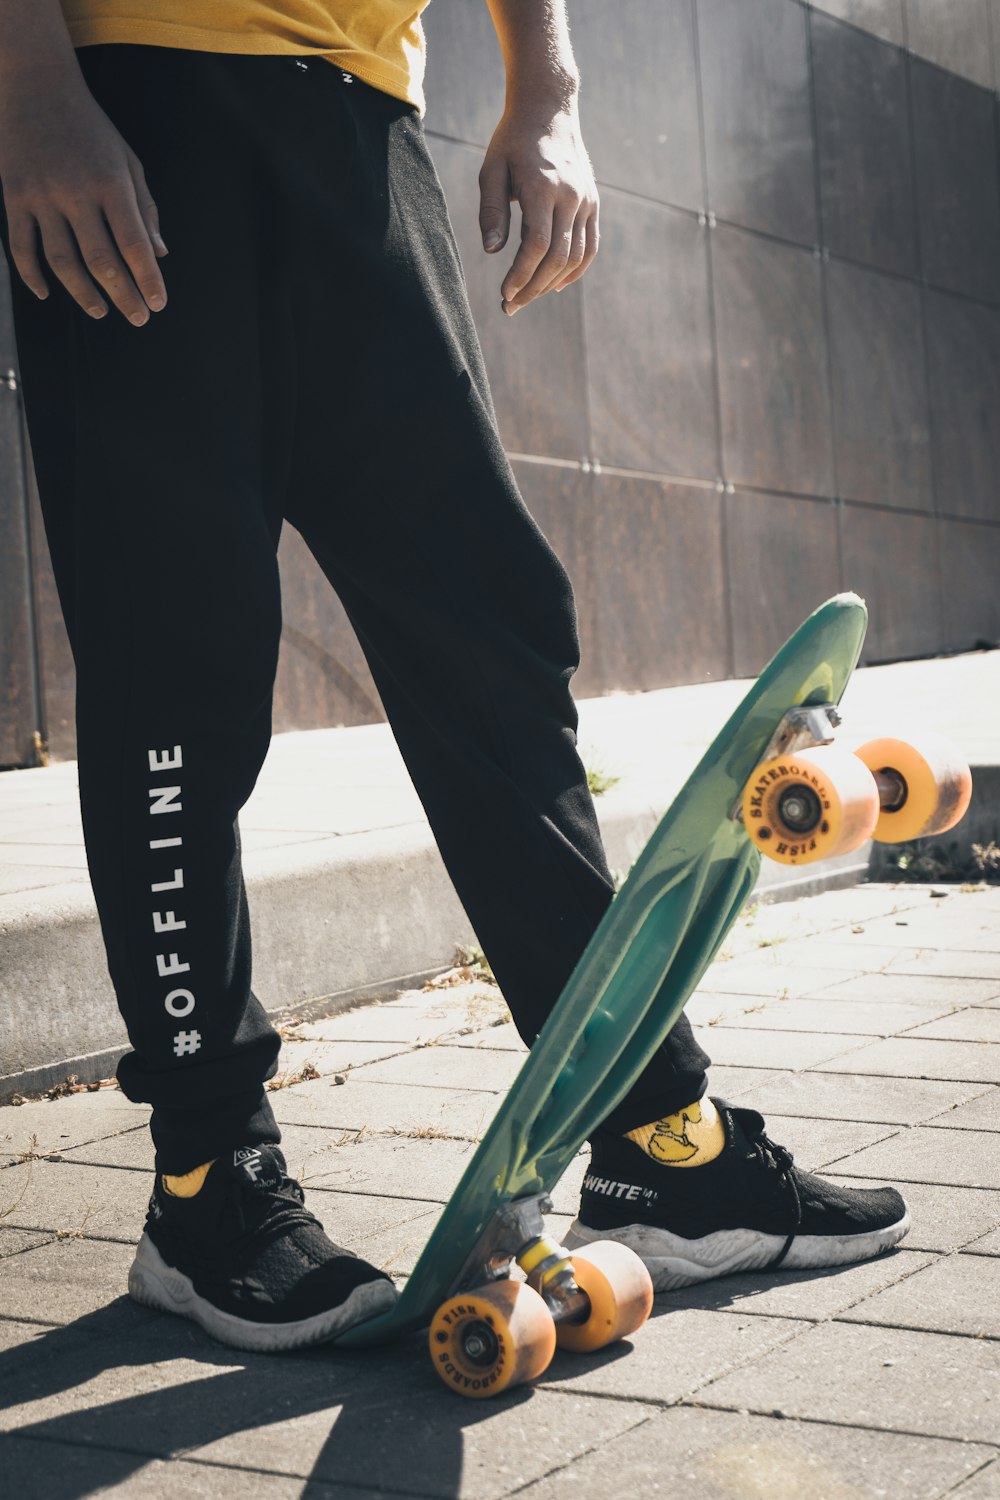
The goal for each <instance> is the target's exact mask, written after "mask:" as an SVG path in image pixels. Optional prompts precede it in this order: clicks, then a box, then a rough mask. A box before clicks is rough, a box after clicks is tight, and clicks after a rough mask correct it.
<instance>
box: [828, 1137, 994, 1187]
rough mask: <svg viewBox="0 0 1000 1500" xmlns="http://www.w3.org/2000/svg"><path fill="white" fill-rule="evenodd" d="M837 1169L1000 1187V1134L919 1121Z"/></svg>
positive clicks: (855, 1173)
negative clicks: (998, 1139) (999, 1138)
mask: <svg viewBox="0 0 1000 1500" xmlns="http://www.w3.org/2000/svg"><path fill="white" fill-rule="evenodd" d="M838 1170H839V1171H840V1172H841V1173H843V1174H845V1175H847V1176H851V1177H877V1176H882V1175H884V1174H888V1176H889V1178H890V1179H895V1180H898V1181H901V1182H938V1183H941V1184H942V1185H944V1186H959V1187H988V1188H1000V1152H998V1151H997V1145H996V1136H995V1135H991V1134H989V1133H988V1132H986V1131H982V1130H965V1131H957V1130H935V1129H934V1128H933V1127H930V1126H924V1125H915V1126H914V1127H913V1128H912V1129H910V1130H902V1131H900V1132H899V1133H898V1134H897V1135H894V1136H893V1137H892V1139H891V1140H887V1141H882V1142H880V1143H879V1144H877V1145H873V1146H870V1147H868V1148H867V1149H862V1150H860V1151H858V1152H857V1153H856V1154H855V1155H854V1156H852V1157H850V1159H849V1160H847V1161H843V1162H841V1163H840V1165H839V1168H838Z"/></svg>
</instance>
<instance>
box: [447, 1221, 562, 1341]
mask: <svg viewBox="0 0 1000 1500" xmlns="http://www.w3.org/2000/svg"><path fill="white" fill-rule="evenodd" d="M551 1212H552V1199H551V1198H549V1197H548V1196H547V1195H546V1194H545V1193H536V1194H534V1195H533V1196H532V1197H528V1198H517V1199H514V1200H512V1201H511V1202H510V1203H505V1204H504V1205H503V1207H502V1208H498V1209H497V1211H496V1213H495V1214H494V1215H493V1217H492V1218H491V1219H490V1221H489V1223H488V1224H487V1225H486V1228H485V1229H484V1230H483V1232H482V1234H481V1235H480V1237H479V1239H478V1240H477V1241H476V1244H475V1245H474V1246H473V1248H472V1251H471V1253H470V1255H469V1256H468V1258H467V1260H466V1261H465V1263H464V1265H463V1266H462V1269H461V1271H460V1273H459V1276H458V1279H457V1281H456V1283H455V1292H456V1293H461V1292H464V1291H468V1290H470V1289H471V1288H472V1287H475V1286H483V1285H487V1284H489V1283H490V1282H495V1281H505V1280H506V1279H507V1278H508V1277H509V1276H510V1272H511V1267H512V1266H513V1264H514V1263H515V1262H516V1263H517V1264H518V1265H519V1266H520V1268H521V1270H522V1271H523V1272H524V1273H525V1275H526V1277H527V1280H528V1285H529V1286H531V1287H533V1288H534V1289H535V1291H536V1292H538V1293H539V1294H540V1296H541V1297H542V1298H543V1299H544V1301H545V1305H546V1306H547V1307H548V1309H549V1312H550V1313H551V1314H552V1318H553V1321H554V1322H556V1323H561V1322H566V1321H570V1322H572V1321H576V1320H580V1321H583V1320H584V1319H586V1317H587V1315H588V1313H589V1311H590V1300H589V1298H588V1297H587V1294H586V1292H584V1291H582V1290H581V1288H580V1287H579V1286H578V1285H577V1282H576V1278H575V1277H574V1275H573V1262H572V1258H571V1255H570V1252H569V1251H568V1250H565V1249H564V1248H563V1246H562V1245H560V1244H559V1242H558V1240H555V1239H553V1238H552V1236H551V1235H549V1234H546V1232H545V1220H544V1218H543V1215H544V1214H547V1213H551ZM481 1336H482V1335H481V1333H480V1331H478V1330H476V1329H474V1328H470V1329H469V1330H468V1332H467V1333H466V1335H465V1342H466V1344H467V1345H468V1343H469V1341H470V1339H471V1340H472V1341H473V1342H475V1341H476V1340H478V1339H480V1338H481ZM467 1352H468V1353H469V1354H470V1355H471V1356H472V1357H475V1356H476V1354H477V1353H478V1352H479V1350H478V1348H477V1349H476V1350H473V1349H472V1348H469V1349H468V1350H467Z"/></svg>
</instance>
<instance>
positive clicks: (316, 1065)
mask: <svg viewBox="0 0 1000 1500" xmlns="http://www.w3.org/2000/svg"><path fill="white" fill-rule="evenodd" d="M400 1051H401V1044H400V1043H399V1042H339V1041H318V1040H313V1039H308V1040H307V1039H301V1040H300V1039H299V1038H297V1037H294V1036H292V1037H288V1038H286V1039H285V1041H284V1044H283V1046H282V1049H281V1056H280V1057H279V1059H278V1071H277V1073H276V1074H275V1076H274V1077H273V1078H272V1079H270V1080H269V1082H268V1085H267V1088H268V1092H269V1093H278V1092H279V1091H280V1090H281V1089H283V1088H287V1087H288V1086H289V1085H290V1084H291V1083H295V1082H298V1081H299V1079H300V1075H301V1073H302V1069H303V1068H306V1069H307V1070H308V1072H309V1076H310V1077H312V1076H315V1074H319V1076H320V1077H321V1078H325V1077H327V1076H328V1075H329V1074H331V1073H350V1072H352V1071H353V1070H354V1069H356V1068H360V1067H363V1066H365V1064H367V1063H373V1062H379V1061H380V1060H381V1059H382V1058H387V1057H394V1056H396V1055H398V1054H399V1052H400Z"/></svg>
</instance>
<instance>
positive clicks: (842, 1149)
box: [766, 1111, 896, 1172]
mask: <svg viewBox="0 0 1000 1500" xmlns="http://www.w3.org/2000/svg"><path fill="white" fill-rule="evenodd" d="M766 1124H767V1133H768V1135H769V1136H770V1137H771V1139H772V1140H774V1141H778V1142H780V1144H781V1145H783V1146H787V1147H788V1149H789V1151H791V1152H792V1153H793V1154H794V1156H795V1160H796V1162H797V1163H798V1164H799V1166H800V1167H805V1169H806V1170H807V1171H809V1172H816V1171H819V1169H820V1168H821V1167H832V1165H833V1163H834V1162H843V1161H845V1160H852V1161H853V1159H854V1157H855V1155H856V1154H857V1153H858V1152H859V1151H862V1150H863V1149H864V1148H865V1147H866V1146H872V1145H874V1144H875V1143H876V1142H878V1141H886V1140H891V1139H892V1138H893V1136H894V1135H895V1134H896V1127H895V1126H893V1125H869V1124H865V1123H862V1122H860V1121H856V1120H819V1119H817V1120H813V1119H810V1118H809V1117H808V1116H806V1117H802V1116H799V1115H790V1116H783V1115H779V1114H776V1113H774V1112H773V1111H772V1113H771V1114H769V1115H768V1116H767V1119H766Z"/></svg>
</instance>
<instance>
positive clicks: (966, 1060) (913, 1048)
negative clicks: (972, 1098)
mask: <svg viewBox="0 0 1000 1500" xmlns="http://www.w3.org/2000/svg"><path fill="white" fill-rule="evenodd" d="M815 1065H816V1066H817V1067H819V1068H821V1069H822V1070H823V1071H824V1072H827V1073H879V1074H884V1075H885V1076H886V1077H889V1078H893V1077H895V1078H946V1079H954V1080H955V1082H956V1083H1000V1046H998V1045H996V1044H994V1043H990V1042H932V1041H921V1040H918V1039H916V1038H914V1037H893V1038H892V1039H891V1040H890V1041H878V1042H870V1043H869V1044H868V1045H867V1046H864V1047H859V1048H856V1049H853V1050H850V1049H849V1050H847V1051H842V1052H840V1053H838V1055H837V1056H836V1058H830V1059H823V1058H818V1059H817V1061H816V1064H815Z"/></svg>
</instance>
